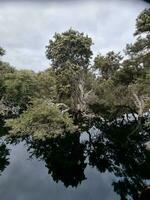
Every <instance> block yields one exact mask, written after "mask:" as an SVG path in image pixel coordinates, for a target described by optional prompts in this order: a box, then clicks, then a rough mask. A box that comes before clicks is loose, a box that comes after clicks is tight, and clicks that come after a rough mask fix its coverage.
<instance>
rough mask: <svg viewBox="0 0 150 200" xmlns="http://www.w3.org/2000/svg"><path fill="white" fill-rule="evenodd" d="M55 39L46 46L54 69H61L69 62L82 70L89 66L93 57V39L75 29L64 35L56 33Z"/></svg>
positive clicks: (47, 54)
mask: <svg viewBox="0 0 150 200" xmlns="http://www.w3.org/2000/svg"><path fill="white" fill-rule="evenodd" d="M53 38H54V40H50V41H49V45H48V46H46V56H47V58H48V59H50V60H51V61H52V67H53V68H55V69H58V68H61V67H63V66H64V65H66V62H68V61H69V62H70V63H71V64H73V65H78V66H80V67H81V68H87V67H88V66H89V62H90V58H91V56H92V51H91V45H92V40H91V38H89V37H88V36H87V35H86V36H85V35H84V34H83V33H79V32H78V31H75V30H73V29H69V30H68V31H66V32H63V33H62V34H59V33H55V35H54V37H53Z"/></svg>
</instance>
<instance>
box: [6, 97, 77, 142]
mask: <svg viewBox="0 0 150 200" xmlns="http://www.w3.org/2000/svg"><path fill="white" fill-rule="evenodd" d="M6 126H8V127H11V130H10V134H11V136H30V135H31V136H32V137H33V139H42V140H44V139H46V138H51V137H56V136H58V135H63V134H64V133H65V132H72V131H74V129H75V126H74V125H73V121H72V119H71V118H70V116H69V114H68V113H67V112H63V111H61V110H60V109H59V105H57V104H53V103H52V102H51V101H50V100H46V99H34V100H32V102H31V105H30V106H29V107H28V109H27V110H26V111H25V112H23V113H22V114H21V115H20V116H19V117H18V118H16V119H9V120H6Z"/></svg>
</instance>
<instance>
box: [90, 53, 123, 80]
mask: <svg viewBox="0 0 150 200" xmlns="http://www.w3.org/2000/svg"><path fill="white" fill-rule="evenodd" d="M121 59H122V57H121V56H120V54H119V53H117V54H116V53H114V52H113V51H110V52H108V53H107V54H106V55H105V56H103V55H101V54H99V55H98V56H97V57H96V58H95V59H94V69H96V70H99V72H100V74H101V75H102V77H103V78H104V79H108V78H109V77H111V76H112V75H113V74H114V73H115V72H116V71H117V70H118V69H119V66H120V61H121Z"/></svg>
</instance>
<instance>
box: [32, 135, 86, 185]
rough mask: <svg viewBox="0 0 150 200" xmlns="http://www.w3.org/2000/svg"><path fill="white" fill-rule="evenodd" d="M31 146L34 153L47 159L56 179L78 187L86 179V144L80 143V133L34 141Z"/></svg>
mask: <svg viewBox="0 0 150 200" xmlns="http://www.w3.org/2000/svg"><path fill="white" fill-rule="evenodd" d="M31 148H32V151H33V152H32V153H33V154H35V155H36V156H37V157H41V158H42V159H43V160H44V161H45V163H46V167H47V168H48V172H49V173H50V174H51V175H52V177H53V180H54V181H56V182H58V181H59V180H60V181H62V182H63V183H64V185H65V186H66V187H68V186H73V187H74V186H75V187H76V186H77V185H78V184H79V183H81V182H82V181H83V180H84V179H85V175H84V169H85V167H86V164H85V156H84V149H85V145H84V144H80V135H79V133H75V134H67V135H66V136H65V137H64V138H55V139H51V140H49V141H46V142H41V141H40V142H38V141H34V142H33V141H32V142H31V143H30V147H29V149H30V150H31Z"/></svg>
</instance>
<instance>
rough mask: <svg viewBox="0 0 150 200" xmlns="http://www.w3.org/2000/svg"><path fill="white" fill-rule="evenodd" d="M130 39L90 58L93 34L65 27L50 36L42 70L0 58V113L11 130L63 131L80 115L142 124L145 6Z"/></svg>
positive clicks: (146, 76) (147, 74)
mask: <svg viewBox="0 0 150 200" xmlns="http://www.w3.org/2000/svg"><path fill="white" fill-rule="evenodd" d="M135 39H136V40H135V42H134V43H133V44H127V46H126V48H125V50H124V53H125V54H124V55H123V53H118V52H114V51H109V52H108V53H106V54H105V55H103V54H102V53H98V55H95V56H94V57H93V60H91V59H92V55H93V52H92V50H91V46H92V44H93V42H92V39H91V38H90V37H89V36H88V35H85V34H84V33H80V32H78V31H76V30H73V29H69V30H67V31H66V32H63V33H55V35H54V37H53V38H52V39H50V40H49V43H48V45H47V46H46V57H47V58H48V59H49V60H50V62H51V67H50V68H49V69H47V70H45V71H43V72H38V73H35V72H33V71H30V70H17V69H15V68H13V67H11V66H10V65H9V64H8V63H5V62H3V61H0V72H1V74H0V108H1V111H0V115H1V116H2V117H3V118H4V119H6V118H9V119H7V120H6V125H7V126H8V127H10V129H11V130H10V134H13V135H15V134H16V135H17V136H19V135H27V136H28V135H29V134H31V135H32V137H33V138H40V139H41V138H42V137H43V138H46V137H48V138H49V137H51V136H52V137H54V136H56V135H60V134H62V135H63V132H65V131H70V132H71V130H73V129H74V127H76V120H77V118H80V117H83V118H86V119H88V120H92V118H94V117H96V118H99V119H102V120H103V121H105V122H114V121H116V122H117V120H118V119H120V118H121V119H122V123H123V121H124V120H125V118H127V119H129V116H130V115H132V118H134V120H138V121H139V122H140V123H141V121H142V120H143V118H144V115H145V113H147V112H148V111H149V108H150V67H149V63H150V9H145V10H144V11H142V12H141V14H140V15H139V16H138V17H137V20H136V30H135ZM4 53H5V51H4V50H3V49H2V48H0V56H3V55H4ZM144 120H145V119H144ZM78 128H79V127H78Z"/></svg>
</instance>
